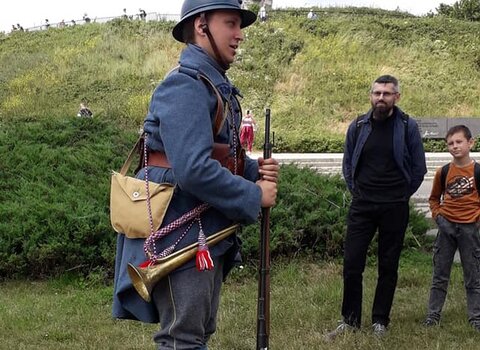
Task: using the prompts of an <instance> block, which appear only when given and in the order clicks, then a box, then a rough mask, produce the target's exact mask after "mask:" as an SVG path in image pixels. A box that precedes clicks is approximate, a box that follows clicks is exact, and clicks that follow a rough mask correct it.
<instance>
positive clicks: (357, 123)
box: [355, 114, 367, 145]
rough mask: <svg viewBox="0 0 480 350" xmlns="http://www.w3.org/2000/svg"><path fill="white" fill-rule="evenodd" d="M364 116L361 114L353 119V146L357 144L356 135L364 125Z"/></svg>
mask: <svg viewBox="0 0 480 350" xmlns="http://www.w3.org/2000/svg"><path fill="white" fill-rule="evenodd" d="M366 116H367V115H366V114H361V115H359V116H358V117H357V119H355V145H356V144H357V139H358V135H359V134H360V128H361V127H362V126H363V124H365V118H366Z"/></svg>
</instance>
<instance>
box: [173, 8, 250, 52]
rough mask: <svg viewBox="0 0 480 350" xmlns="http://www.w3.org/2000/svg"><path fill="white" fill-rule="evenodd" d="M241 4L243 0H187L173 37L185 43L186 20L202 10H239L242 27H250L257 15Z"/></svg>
mask: <svg viewBox="0 0 480 350" xmlns="http://www.w3.org/2000/svg"><path fill="white" fill-rule="evenodd" d="M241 5H242V0H185V1H184V2H183V5H182V11H181V14H180V16H181V18H180V22H178V23H177V24H176V25H175V27H174V28H173V31H172V34H173V37H174V38H175V39H176V40H178V41H180V42H182V43H183V42H184V40H183V33H182V32H183V26H184V24H185V21H186V20H187V19H189V18H190V17H193V16H195V15H198V14H200V13H202V12H207V11H213V10H237V11H239V12H240V16H241V17H242V24H241V27H242V28H245V27H248V26H249V25H250V24H252V23H253V22H255V20H256V19H257V15H256V14H255V13H253V12H252V11H249V10H244V9H242V7H241Z"/></svg>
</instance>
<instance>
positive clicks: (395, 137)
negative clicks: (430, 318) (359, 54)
mask: <svg viewBox="0 0 480 350" xmlns="http://www.w3.org/2000/svg"><path fill="white" fill-rule="evenodd" d="M399 100H400V89H399V83H398V80H397V79H396V78H395V77H393V76H391V75H383V76H381V77H379V78H378V79H376V80H375V81H374V82H373V84H372V87H371V90H370V102H371V105H372V108H371V109H370V111H368V113H367V114H364V115H362V116H360V117H358V118H357V119H356V120H354V121H353V122H352V123H351V124H350V126H349V128H348V131H347V136H346V141H345V151H344V156H343V175H344V178H345V181H346V183H347V187H348V189H349V191H350V192H351V194H352V202H351V205H350V209H349V213H348V217H347V234H346V237H345V243H344V265H343V303H342V316H343V320H342V321H341V322H340V324H339V325H338V327H337V328H336V329H335V330H333V331H332V332H330V333H328V334H326V339H327V340H332V339H334V338H335V337H336V336H338V335H340V334H343V333H345V332H348V331H355V330H358V329H360V327H361V317H362V294H363V290H362V283H363V281H362V279H363V271H364V269H365V263H366V258H367V251H368V247H369V245H370V243H371V241H372V239H373V237H374V235H375V232H377V231H378V253H377V254H378V281H377V287H376V290H375V299H374V301H373V308H372V331H373V334H375V335H376V336H383V335H385V334H386V331H387V327H388V325H389V322H390V310H391V307H392V302H393V297H394V293H395V289H396V286H397V279H398V263H399V259H400V253H401V250H402V246H403V240H404V237H405V231H406V228H407V225H408V219H409V205H408V202H409V199H410V197H411V196H412V194H414V193H415V192H416V190H417V189H418V187H420V184H421V183H422V181H423V177H424V175H425V173H426V172H427V167H426V164H425V153H424V150H423V145H422V139H421V136H420V133H419V131H418V125H417V123H416V122H415V121H414V120H413V119H412V118H409V117H408V115H406V114H405V113H404V112H402V111H401V110H400V108H398V107H397V106H396V103H397V102H398V101H399Z"/></svg>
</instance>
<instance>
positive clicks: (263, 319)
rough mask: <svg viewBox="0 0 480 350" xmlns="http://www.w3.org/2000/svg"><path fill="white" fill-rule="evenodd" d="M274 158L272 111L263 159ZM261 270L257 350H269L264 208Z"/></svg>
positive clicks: (267, 235) (267, 216)
mask: <svg viewBox="0 0 480 350" xmlns="http://www.w3.org/2000/svg"><path fill="white" fill-rule="evenodd" d="M271 156H272V145H271V143H270V109H268V108H267V109H266V110H265V144H264V147H263V158H264V159H268V158H270V157H271ZM260 229H261V231H260V268H259V276H258V308H257V350H267V349H268V340H269V334H270V208H262V219H261V224H260Z"/></svg>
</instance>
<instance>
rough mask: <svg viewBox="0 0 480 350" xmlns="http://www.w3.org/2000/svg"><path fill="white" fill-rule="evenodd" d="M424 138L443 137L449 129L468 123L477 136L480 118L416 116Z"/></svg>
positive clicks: (479, 128) (479, 129) (479, 131)
mask: <svg viewBox="0 0 480 350" xmlns="http://www.w3.org/2000/svg"><path fill="white" fill-rule="evenodd" d="M415 120H416V121H417V124H418V129H419V130H420V135H421V136H422V138H424V139H443V138H445V135H446V134H447V131H448V129H450V128H451V127H452V126H455V125H466V126H467V127H468V128H469V129H470V131H471V132H472V136H473V137H474V138H477V137H478V136H479V135H480V118H441V117H439V118H415Z"/></svg>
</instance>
